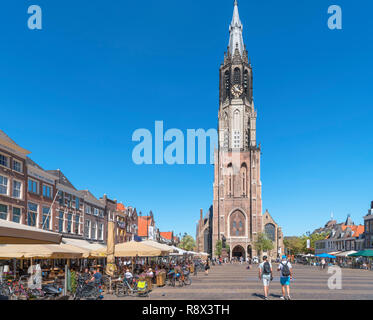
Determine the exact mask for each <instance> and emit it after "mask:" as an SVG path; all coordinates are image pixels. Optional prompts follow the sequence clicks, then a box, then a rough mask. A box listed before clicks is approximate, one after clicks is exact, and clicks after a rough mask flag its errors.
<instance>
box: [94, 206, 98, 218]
mask: <svg viewBox="0 0 373 320" xmlns="http://www.w3.org/2000/svg"><path fill="white" fill-rule="evenodd" d="M93 215H94V216H96V217H98V215H99V212H98V209H97V208H93Z"/></svg>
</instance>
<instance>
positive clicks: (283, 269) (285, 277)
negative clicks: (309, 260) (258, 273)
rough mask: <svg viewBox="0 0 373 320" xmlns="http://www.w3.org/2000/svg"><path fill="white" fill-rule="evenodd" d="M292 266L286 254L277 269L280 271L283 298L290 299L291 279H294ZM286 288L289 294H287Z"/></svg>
mask: <svg viewBox="0 0 373 320" xmlns="http://www.w3.org/2000/svg"><path fill="white" fill-rule="evenodd" d="M292 269H293V268H292V266H291V263H290V262H289V261H287V260H286V256H285V255H283V256H282V261H281V262H280V264H279V265H278V268H277V270H278V271H280V283H281V289H282V297H281V299H282V300H290V280H292V279H293V271H292ZM285 288H286V292H287V296H285Z"/></svg>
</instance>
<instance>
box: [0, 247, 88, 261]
mask: <svg viewBox="0 0 373 320" xmlns="http://www.w3.org/2000/svg"><path fill="white" fill-rule="evenodd" d="M11 258H18V259H29V258H34V259H75V258H82V253H81V252H79V251H78V250H74V248H72V247H71V246H69V245H65V244H45V245H43V244H29V245H20V244H0V259H11Z"/></svg>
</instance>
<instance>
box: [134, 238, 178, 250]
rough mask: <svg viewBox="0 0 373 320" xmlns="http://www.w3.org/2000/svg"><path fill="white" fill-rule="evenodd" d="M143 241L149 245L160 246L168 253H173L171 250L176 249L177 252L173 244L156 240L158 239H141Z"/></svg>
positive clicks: (159, 247)
mask: <svg viewBox="0 0 373 320" xmlns="http://www.w3.org/2000/svg"><path fill="white" fill-rule="evenodd" d="M141 243H143V244H147V245H149V246H153V247H155V248H158V249H161V250H162V251H166V252H167V253H171V252H174V251H175V252H177V251H176V250H174V248H172V247H171V246H168V245H167V244H163V243H159V242H156V241H152V240H145V241H141Z"/></svg>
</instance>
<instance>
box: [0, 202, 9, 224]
mask: <svg viewBox="0 0 373 320" xmlns="http://www.w3.org/2000/svg"><path fill="white" fill-rule="evenodd" d="M0 204H1V205H3V206H5V207H6V219H5V220H6V221H9V206H8V205H7V204H5V203H0ZM2 213H4V212H2ZM0 220H4V219H2V218H0Z"/></svg>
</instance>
